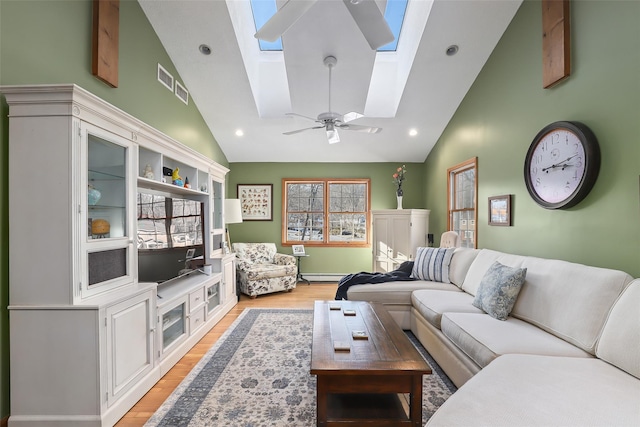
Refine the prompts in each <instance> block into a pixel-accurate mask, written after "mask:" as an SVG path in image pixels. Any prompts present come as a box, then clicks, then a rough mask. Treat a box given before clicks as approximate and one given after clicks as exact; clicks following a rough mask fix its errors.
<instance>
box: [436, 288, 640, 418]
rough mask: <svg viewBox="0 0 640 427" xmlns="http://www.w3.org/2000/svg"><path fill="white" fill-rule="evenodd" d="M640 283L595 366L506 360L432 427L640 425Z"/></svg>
mask: <svg viewBox="0 0 640 427" xmlns="http://www.w3.org/2000/svg"><path fill="white" fill-rule="evenodd" d="M638 307H640V279H636V280H634V281H633V282H632V283H631V284H630V285H629V286H628V287H627V288H626V289H625V291H624V292H623V293H622V295H620V297H619V298H618V300H617V301H616V302H615V305H614V306H613V308H612V309H611V310H610V313H608V318H607V320H606V322H605V324H604V328H603V331H602V334H601V335H600V337H599V340H598V342H597V347H596V353H595V356H596V357H593V358H575V357H555V356H543V355H532V354H506V355H503V356H500V357H498V358H496V359H495V360H493V361H492V362H491V363H489V364H488V366H486V367H485V368H484V369H482V370H481V371H480V372H479V373H478V374H477V375H475V376H474V377H473V378H471V379H470V380H469V381H468V382H467V383H466V384H465V385H464V386H463V387H461V388H460V389H459V390H458V391H457V392H456V393H454V395H453V396H451V397H450V398H449V399H448V400H447V401H446V402H445V403H444V404H443V405H442V406H441V407H440V408H439V409H438V411H436V413H435V414H434V415H433V416H432V417H431V419H430V420H429V422H428V423H427V426H428V427H440V426H443V427H444V426H447V427H455V426H471V425H473V426H492V427H502V426H504V427H518V426H523V427H529V426H536V427H545V426H549V427H551V426H576V427H578V426H618V427H626V426H628V427H633V426H638V425H640V310H639V309H638Z"/></svg>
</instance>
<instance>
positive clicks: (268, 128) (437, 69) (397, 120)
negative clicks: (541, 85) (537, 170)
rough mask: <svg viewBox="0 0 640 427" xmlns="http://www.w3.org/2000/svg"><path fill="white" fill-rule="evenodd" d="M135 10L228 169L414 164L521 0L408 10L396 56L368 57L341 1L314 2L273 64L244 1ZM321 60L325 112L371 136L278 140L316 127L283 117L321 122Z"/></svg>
mask: <svg viewBox="0 0 640 427" xmlns="http://www.w3.org/2000/svg"><path fill="white" fill-rule="evenodd" d="M291 1H308V0H291ZM361 1H374V0H361ZM139 3H140V4H141V6H142V9H143V10H144V12H145V14H146V15H147V18H148V19H149V21H150V23H151V25H152V26H153V28H154V29H155V31H156V33H157V34H158V37H159V38H160V41H161V42H162V44H163V45H164V47H165V49H166V50H167V53H168V54H169V56H170V57H171V60H172V61H173V63H174V65H175V66H176V68H177V70H178V72H179V74H180V77H181V79H182V80H183V81H182V82H181V83H183V84H184V85H185V86H186V88H187V89H188V90H189V92H190V97H191V100H190V102H195V104H196V105H197V107H198V109H199V110H200V112H201V114H202V116H203V118H204V120H205V122H206V123H207V125H208V126H209V128H210V129H211V132H212V134H213V136H214V137H215V138H216V140H217V141H218V144H219V145H220V147H221V149H222V150H223V151H224V153H225V154H226V156H227V159H228V160H229V161H230V162H422V161H424V160H425V159H426V157H427V155H428V154H429V152H430V151H431V149H432V148H433V146H434V144H435V143H436V142H437V140H438V138H439V137H440V135H441V133H442V132H443V130H444V129H445V127H446V126H447V123H448V122H449V120H450V119H451V117H452V116H453V114H454V113H455V111H456V109H457V108H458V106H459V104H460V103H461V102H462V100H463V98H464V96H465V94H466V93H467V91H468V90H469V88H470V87H471V85H472V84H473V82H474V80H475V78H476V77H477V75H478V73H479V72H480V70H481V69H482V67H483V66H484V64H485V62H486V61H487V59H488V58H489V56H490V55H491V52H492V51H493V49H494V47H495V46H496V44H497V43H498V41H499V39H500V37H501V36H502V34H503V32H504V31H505V29H506V28H507V26H508V25H509V23H510V22H511V19H512V18H513V16H514V15H515V12H516V11H517V9H518V7H519V6H520V3H521V0H491V1H487V0H434V1H430V0H409V2H408V5H407V11H406V14H405V20H404V28H403V32H402V33H401V35H400V38H399V42H398V49H397V51H396V52H376V51H374V50H372V49H371V48H370V47H369V45H368V43H367V42H366V40H365V38H364V37H363V35H362V33H361V32H360V30H359V29H358V27H357V26H356V24H355V22H354V20H353V18H352V17H351V15H350V14H349V12H348V10H347V8H346V6H345V4H344V3H343V1H341V0H318V1H316V2H315V4H314V5H313V6H311V8H310V9H309V11H308V12H307V13H306V14H304V15H303V16H302V17H301V18H300V19H299V20H298V21H297V22H296V23H295V24H294V25H293V26H291V27H290V28H289V29H288V30H287V31H286V32H285V33H284V35H283V37H282V43H283V51H281V52H262V51H260V50H259V48H258V42H257V40H256V39H255V38H254V37H253V35H254V33H255V32H256V29H255V25H254V23H253V18H252V15H251V6H250V4H249V0H226V1H225V0H139ZM284 3H285V1H280V0H278V1H277V5H278V7H282V5H283V4H284ZM376 3H377V4H378V6H379V7H380V9H381V10H382V11H384V7H385V5H386V0H380V1H379V0H376ZM202 44H205V45H208V46H210V47H211V54H210V55H204V54H202V53H201V52H200V50H199V46H200V45H202ZM453 45H455V46H457V47H458V52H457V53H456V54H455V55H453V56H449V55H447V49H448V48H449V47H450V46H453ZM327 56H334V57H336V58H337V64H336V66H335V67H334V68H333V69H332V76H331V77H332V79H331V80H332V81H331V85H332V91H331V111H332V112H337V113H340V114H344V113H347V112H351V111H357V112H360V113H363V114H364V115H365V117H363V118H360V119H358V120H356V121H354V122H352V123H353V124H358V125H365V126H376V127H381V128H383V130H382V131H381V132H380V133H376V134H370V133H363V132H354V131H350V130H340V139H341V141H340V142H339V143H336V144H329V143H328V142H327V136H326V133H325V131H324V130H323V129H313V130H307V131H304V132H300V133H297V134H294V135H283V132H287V131H292V130H296V129H301V128H308V127H311V126H314V125H316V123H314V122H312V121H311V120H309V119H305V118H302V117H298V116H290V115H286V113H290V112H294V113H297V114H300V115H303V116H307V117H311V118H316V117H317V116H318V115H319V114H320V113H323V112H326V111H328V109H329V70H328V68H327V67H326V66H325V65H324V64H323V59H324V58H325V57H327ZM412 129H413V130H415V132H416V134H415V135H414V136H411V135H410V134H409V132H410V130H412ZM238 130H242V132H243V135H242V136H238V135H236V132H237V131H238Z"/></svg>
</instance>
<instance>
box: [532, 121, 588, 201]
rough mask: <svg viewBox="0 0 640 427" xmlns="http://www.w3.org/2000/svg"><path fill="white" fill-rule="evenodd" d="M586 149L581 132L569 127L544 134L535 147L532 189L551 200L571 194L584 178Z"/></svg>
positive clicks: (546, 199)
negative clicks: (578, 133) (581, 138)
mask: <svg viewBox="0 0 640 427" xmlns="http://www.w3.org/2000/svg"><path fill="white" fill-rule="evenodd" d="M584 161H585V151H584V146H583V145H582V142H581V141H580V139H579V138H578V136H577V135H576V134H575V133H573V132H571V131H569V130H567V129H556V130H553V131H551V132H549V133H547V134H546V135H544V136H543V137H542V138H541V139H540V140H539V141H538V144H537V145H536V146H535V147H534V149H533V153H532V161H531V164H530V165H529V176H530V179H531V182H532V183H533V190H534V191H535V192H536V194H537V195H538V197H540V198H541V199H542V200H544V201H546V202H548V203H559V202H562V201H563V200H565V199H566V198H567V197H569V196H571V194H573V192H574V191H576V189H577V188H578V186H579V185H580V183H581V182H582V177H583V176H584V172H585V163H584Z"/></svg>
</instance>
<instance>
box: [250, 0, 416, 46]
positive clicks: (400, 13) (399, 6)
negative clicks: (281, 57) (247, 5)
mask: <svg viewBox="0 0 640 427" xmlns="http://www.w3.org/2000/svg"><path fill="white" fill-rule="evenodd" d="M408 1H409V0H387V7H386V9H385V12H384V17H385V19H386V20H387V23H388V24H389V27H390V28H391V32H392V33H393V36H394V37H395V39H394V40H393V41H392V42H391V43H389V44H387V45H385V46H382V47H381V48H379V49H378V52H395V51H396V49H397V48H398V39H399V38H400V32H401V31H402V23H403V21H404V14H405V12H406V10H407V3H408ZM277 10H278V7H277V6H276V0H251V11H252V13H253V21H254V23H255V26H256V31H257V30H258V29H260V28H262V26H263V25H264V24H265V23H266V22H267V21H268V20H269V19H271V17H272V16H273V15H274V14H275V13H276V12H277ZM258 44H259V45H260V50H261V51H282V38H279V39H278V40H276V41H275V42H268V41H265V40H258Z"/></svg>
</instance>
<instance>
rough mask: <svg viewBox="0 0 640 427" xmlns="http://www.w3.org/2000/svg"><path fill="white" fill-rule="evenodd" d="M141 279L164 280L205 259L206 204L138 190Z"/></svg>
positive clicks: (139, 266)
mask: <svg viewBox="0 0 640 427" xmlns="http://www.w3.org/2000/svg"><path fill="white" fill-rule="evenodd" d="M137 221H138V236H137V238H138V281H140V282H158V283H161V282H164V281H167V280H169V279H173V278H175V277H179V276H182V275H185V274H188V273H189V272H191V271H193V269H196V268H198V266H201V265H202V264H203V263H204V258H203V257H204V206H203V203H202V202H200V201H197V200H191V199H186V198H179V197H169V196H166V195H159V194H153V193H143V192H140V193H138V197H137Z"/></svg>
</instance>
